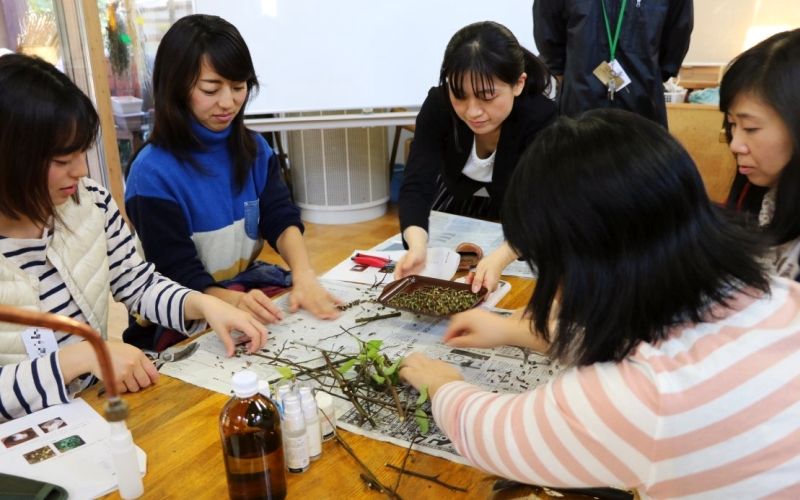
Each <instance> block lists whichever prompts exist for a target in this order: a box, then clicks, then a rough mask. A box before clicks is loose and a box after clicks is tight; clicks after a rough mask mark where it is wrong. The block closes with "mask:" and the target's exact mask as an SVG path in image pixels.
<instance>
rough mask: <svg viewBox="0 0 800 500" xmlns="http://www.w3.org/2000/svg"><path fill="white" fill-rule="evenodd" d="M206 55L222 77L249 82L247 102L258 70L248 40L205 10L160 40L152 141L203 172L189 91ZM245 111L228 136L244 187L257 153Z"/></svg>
mask: <svg viewBox="0 0 800 500" xmlns="http://www.w3.org/2000/svg"><path fill="white" fill-rule="evenodd" d="M204 58H205V60H206V62H207V63H208V64H209V65H210V66H211V67H212V68H213V69H214V71H216V72H217V73H219V75H220V76H222V77H223V78H226V79H228V80H231V81H234V82H245V83H246V85H247V98H246V100H245V102H247V100H249V98H250V96H251V95H253V93H254V92H255V91H257V90H258V79H257V78H256V71H255V68H254V67H253V60H252V58H251V56H250V51H249V49H248V48H247V44H246V43H245V41H244V38H242V35H241V34H240V33H239V31H238V30H237V29H236V27H235V26H233V25H232V24H231V23H229V22H228V21H226V20H224V19H222V18H221V17H218V16H210V15H205V14H193V15H190V16H186V17H182V18H181V19H178V21H177V22H176V23H175V24H173V25H172V27H170V29H169V30H168V31H167V33H166V34H165V35H164V37H163V38H162V39H161V42H160V43H159V45H158V50H157V51H156V59H155V63H154V65H153V98H154V101H155V120H154V124H153V130H152V133H151V134H150V137H149V139H148V143H152V144H155V145H157V146H159V147H161V148H163V149H165V150H167V151H169V152H170V153H172V154H173V155H175V156H176V157H177V158H179V159H181V160H183V161H185V162H187V163H189V164H190V165H192V166H193V167H194V168H196V169H197V170H198V171H201V172H202V171H203V169H202V167H201V166H200V165H197V163H196V162H195V161H194V159H193V158H192V156H191V151H193V150H197V149H202V148H203V144H202V143H201V141H200V139H199V138H198V137H197V136H196V135H195V134H194V132H193V131H192V128H191V125H190V124H191V121H192V119H193V115H192V111H191V108H190V94H191V92H192V88H193V87H194V85H195V83H196V82H197V79H198V77H199V76H200V67H201V64H202V62H203V59H204ZM244 109H245V106H242V108H241V109H240V110H239V113H237V115H236V117H235V118H234V119H233V121H232V123H231V125H230V126H231V128H232V130H231V135H230V137H229V139H228V146H229V148H230V151H231V154H232V156H233V170H234V179H235V180H236V182H237V185H238V186H239V187H241V186H243V185H244V183H245V181H246V179H247V176H248V175H249V173H250V169H251V168H252V166H253V163H254V162H255V158H256V154H257V145H256V141H255V138H254V137H253V134H252V133H251V132H250V131H248V130H247V128H246V127H245V126H244ZM134 159H135V157H134V158H133V159H132V160H131V164H132V163H133V160H134Z"/></svg>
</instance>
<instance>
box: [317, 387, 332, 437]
mask: <svg viewBox="0 0 800 500" xmlns="http://www.w3.org/2000/svg"><path fill="white" fill-rule="evenodd" d="M315 399H316V400H317V406H318V407H319V413H320V415H319V423H320V427H322V440H323V441H327V440H329V439H333V435H334V434H335V433H336V408H335V407H334V406H333V398H332V397H331V395H330V394H328V393H327V392H322V391H318V392H317V394H316V396H315Z"/></svg>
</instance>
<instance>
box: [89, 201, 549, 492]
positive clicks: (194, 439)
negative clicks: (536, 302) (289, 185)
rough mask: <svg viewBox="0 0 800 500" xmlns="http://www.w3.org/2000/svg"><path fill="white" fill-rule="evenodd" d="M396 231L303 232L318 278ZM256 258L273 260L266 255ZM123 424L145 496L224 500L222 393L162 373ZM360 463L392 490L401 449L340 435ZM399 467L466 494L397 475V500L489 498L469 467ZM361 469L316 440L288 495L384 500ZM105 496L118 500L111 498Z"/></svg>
mask: <svg viewBox="0 0 800 500" xmlns="http://www.w3.org/2000/svg"><path fill="white" fill-rule="evenodd" d="M397 232H398V222H397V216H396V213H395V211H393V210H392V211H390V212H389V213H388V214H387V215H385V216H383V217H381V218H379V219H376V220H373V221H369V222H364V223H360V224H351V225H341V226H339V225H336V226H325V225H314V224H308V225H307V227H306V241H307V243H308V247H309V251H310V254H311V259H312V264H313V265H314V268H315V270H316V271H317V272H318V273H321V272H323V271H325V270H327V269H329V268H331V267H333V266H334V265H336V264H337V263H339V262H341V261H342V260H343V259H345V258H346V257H348V256H349V255H350V253H351V252H352V251H353V250H354V249H363V248H370V247H371V246H374V245H376V244H377V243H380V242H381V241H383V240H385V239H386V238H388V237H390V236H392V235H393V234H396V233H397ZM263 257H264V258H266V259H269V260H270V261H272V262H275V261H276V259H277V257H276V256H275V255H274V253H272V252H271V251H267V252H265V253H264V254H263ZM508 281H509V282H510V283H511V284H512V290H511V292H509V294H508V295H507V296H506V297H505V298H504V299H503V301H502V302H501V303H500V306H501V307H517V306H521V305H524V304H525V303H526V302H527V300H528V298H529V297H530V293H531V291H532V289H533V283H532V282H531V281H530V280H523V279H520V278H508ZM84 397H85V399H86V400H87V401H88V402H89V404H91V405H92V407H94V408H95V409H96V410H97V411H99V412H100V413H102V405H103V401H102V400H101V399H99V398H98V397H97V395H96V391H94V390H90V391H89V394H87V395H85V396H84ZM124 399H125V400H126V401H127V402H128V405H129V406H130V417H129V418H128V421H127V423H128V426H129V427H130V428H131V431H132V432H133V436H134V440H135V442H136V444H137V445H139V446H140V447H141V448H142V449H143V450H144V451H145V452H146V453H147V474H146V475H145V476H144V487H145V498H158V499H167V498H191V499H196V498H215V499H222V498H227V495H228V490H227V483H226V477H225V467H224V464H223V459H222V447H221V445H220V439H219V429H218V420H219V413H220V410H221V409H222V406H223V405H224V404H225V402H226V401H227V400H228V397H227V396H224V395H222V394H218V393H215V392H211V391H209V390H207V389H203V388H200V387H196V386H193V385H191V384H188V383H185V382H183V381H181V380H178V379H174V378H171V377H168V376H166V375H162V376H161V378H160V379H159V381H158V383H157V384H156V385H155V386H153V387H151V388H148V389H145V390H144V391H141V392H139V393H133V394H127V395H125V396H124ZM339 432H340V434H341V436H342V437H343V438H344V439H345V441H346V442H347V443H348V444H349V445H350V446H351V447H352V448H353V449H354V451H355V453H356V454H357V455H358V456H359V458H360V459H361V460H362V461H363V462H364V463H365V464H366V465H367V466H368V467H369V468H370V469H371V470H372V471H373V473H374V474H375V475H376V476H377V477H378V478H379V479H380V480H381V481H382V482H383V483H384V484H386V485H388V486H390V487H393V486H394V484H395V482H396V481H397V473H396V472H394V471H392V470H390V469H389V468H387V467H385V465H384V464H386V463H390V464H394V465H400V464H401V462H402V460H403V457H404V455H405V453H406V449H405V448H401V447H398V446H395V445H392V444H388V443H383V442H379V441H375V440H372V439H369V438H366V437H363V436H359V435H356V434H352V433H349V432H346V431H341V430H340V431H339ZM406 467H407V468H408V469H410V470H414V471H421V472H424V473H426V474H439V475H440V476H439V478H440V479H441V480H442V481H445V482H447V483H450V484H453V485H458V486H462V487H465V488H468V490H469V491H468V492H467V493H466V494H463V493H458V492H455V491H451V490H448V489H446V488H444V487H441V486H438V485H435V484H433V483H430V482H428V481H425V480H422V479H418V478H414V477H410V476H407V475H404V476H403V478H402V479H401V483H400V487H399V489H398V493H399V495H400V496H402V497H403V498H407V499H408V498H414V499H417V498H420V499H426V498H431V499H441V498H450V497H453V498H465V499H467V498H488V497H490V496H491V488H492V485H493V483H494V479H495V478H494V477H493V476H489V475H487V474H485V473H483V472H481V471H479V470H477V469H475V468H472V467H468V466H464V465H460V464H456V463H453V462H450V461H449V460H445V459H441V458H436V457H433V456H430V455H427V454H425V453H422V452H416V451H414V452H412V453H411V455H410V457H409V460H408V462H407V464H406ZM361 472H362V470H361V469H360V467H359V465H358V464H357V463H356V462H355V461H354V460H353V458H351V457H350V455H348V454H347V452H346V451H345V450H344V449H343V448H342V447H341V446H340V445H339V444H337V443H336V442H335V441H328V442H325V443H323V453H322V458H321V459H319V460H317V461H315V462H312V465H311V468H310V469H309V470H308V471H307V472H305V473H302V474H287V481H288V490H289V498H309V499H322V498H384V497H385V496H384V495H382V494H380V493H377V492H375V491H373V490H370V489H369V488H368V487H367V485H366V483H365V482H364V481H363V480H361V479H360V477H359V476H360V474H361ZM108 498H119V495H118V493H116V492H115V493H113V494H111V495H109V496H108Z"/></svg>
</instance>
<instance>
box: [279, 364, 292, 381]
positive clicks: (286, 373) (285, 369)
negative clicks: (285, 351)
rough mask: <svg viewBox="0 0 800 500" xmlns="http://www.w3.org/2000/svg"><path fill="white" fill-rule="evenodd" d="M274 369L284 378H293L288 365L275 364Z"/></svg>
mask: <svg viewBox="0 0 800 500" xmlns="http://www.w3.org/2000/svg"><path fill="white" fill-rule="evenodd" d="M275 369H276V370H277V371H278V373H280V375H281V377H282V378H283V379H284V380H292V379H293V378H294V372H293V371H292V369H291V368H290V367H288V366H276V367H275Z"/></svg>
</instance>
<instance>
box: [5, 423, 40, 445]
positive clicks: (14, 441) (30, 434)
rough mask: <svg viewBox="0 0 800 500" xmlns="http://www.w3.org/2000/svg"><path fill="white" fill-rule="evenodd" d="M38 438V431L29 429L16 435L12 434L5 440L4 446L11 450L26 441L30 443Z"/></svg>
mask: <svg viewBox="0 0 800 500" xmlns="http://www.w3.org/2000/svg"><path fill="white" fill-rule="evenodd" d="M35 437H36V431H34V430H33V429H32V428H30V427H28V428H27V429H25V430H21V431H19V432H15V433H14V434H10V435H8V436H5V437H4V438H3V445H4V446H5V447H6V448H11V447H14V446H17V445H18V444H22V443H24V442H25V441H30V440H31V439H33V438H35Z"/></svg>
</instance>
